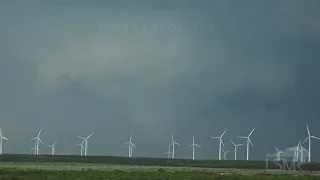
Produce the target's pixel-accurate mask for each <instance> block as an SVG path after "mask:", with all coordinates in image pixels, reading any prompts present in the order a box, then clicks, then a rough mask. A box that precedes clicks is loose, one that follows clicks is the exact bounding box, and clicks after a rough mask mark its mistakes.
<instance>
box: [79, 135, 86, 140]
mask: <svg viewBox="0 0 320 180" xmlns="http://www.w3.org/2000/svg"><path fill="white" fill-rule="evenodd" d="M78 138H80V139H83V140H86V138H84V137H81V136H78Z"/></svg>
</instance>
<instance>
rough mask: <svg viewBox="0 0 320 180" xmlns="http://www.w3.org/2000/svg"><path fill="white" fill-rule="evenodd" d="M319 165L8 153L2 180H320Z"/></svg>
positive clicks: (1, 164) (0, 159)
mask: <svg viewBox="0 0 320 180" xmlns="http://www.w3.org/2000/svg"><path fill="white" fill-rule="evenodd" d="M270 167H271V168H270ZM318 167H319V164H318V163H310V164H306V165H304V166H303V170H304V171H299V170H298V171H282V170H279V168H278V167H277V166H274V165H272V163H271V164H269V169H268V171H266V169H265V162H263V161H217V160H195V161H193V160H183V159H174V160H172V159H157V158H127V157H111V156H86V157H84V156H49V155H39V156H33V155H12V154H6V155H0V180H2V179H8V180H9V179H15V180H20V179H21V180H23V179H24V180H28V179H30V180H37V179H39V180H40V179H41V180H45V179H56V180H59V179H61V180H69V179H70V180H84V179H110V180H111V179H115V180H117V179H119V180H120V179H127V180H130V179H132V180H134V179H137V180H138V179H139V180H143V179H145V180H147V179H158V180H162V179H172V180H179V179H190V180H193V179H195V180H196V179H201V180H204V179H211V180H215V179H217V180H218V179H219V180H222V179H224V180H233V179H237V180H242V179H243V180H247V179H252V180H255V179H257V180H258V179H265V180H269V179H270V180H272V179H274V180H278V179H280V180H281V179H283V180H285V179H286V180H291V179H300V180H304V179H305V180H312V179H314V180H315V179H319V180H320V176H319V175H320V172H317V170H318Z"/></svg>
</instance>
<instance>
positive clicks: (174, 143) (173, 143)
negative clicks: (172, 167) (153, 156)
mask: <svg viewBox="0 0 320 180" xmlns="http://www.w3.org/2000/svg"><path fill="white" fill-rule="evenodd" d="M173 135H174V133H173V134H172V135H171V139H172V143H171V144H170V145H171V146H172V156H171V158H172V159H174V145H180V144H179V143H177V142H175V141H174V139H173Z"/></svg>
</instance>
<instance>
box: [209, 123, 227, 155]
mask: <svg viewBox="0 0 320 180" xmlns="http://www.w3.org/2000/svg"><path fill="white" fill-rule="evenodd" d="M226 132H227V129H226V130H225V131H224V132H223V133H222V134H221V136H220V137H212V136H210V137H211V138H215V139H219V140H220V142H219V160H221V149H222V146H223V147H224V144H223V141H222V137H223V135H224V134H225V133H226Z"/></svg>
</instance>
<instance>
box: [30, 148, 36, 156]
mask: <svg viewBox="0 0 320 180" xmlns="http://www.w3.org/2000/svg"><path fill="white" fill-rule="evenodd" d="M32 150H33V154H34V155H37V147H36V146H34V147H33V148H31V149H30V151H32Z"/></svg>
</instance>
